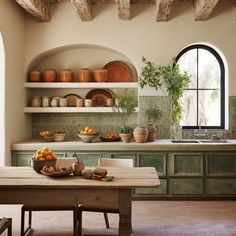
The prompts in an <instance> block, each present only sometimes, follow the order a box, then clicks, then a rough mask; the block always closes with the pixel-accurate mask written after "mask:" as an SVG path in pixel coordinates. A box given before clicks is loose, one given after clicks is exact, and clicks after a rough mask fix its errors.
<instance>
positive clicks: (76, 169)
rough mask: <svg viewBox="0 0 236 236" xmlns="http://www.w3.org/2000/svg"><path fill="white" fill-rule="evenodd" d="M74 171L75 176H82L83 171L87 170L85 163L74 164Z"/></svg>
mask: <svg viewBox="0 0 236 236" xmlns="http://www.w3.org/2000/svg"><path fill="white" fill-rule="evenodd" d="M72 169H73V171H74V175H82V172H81V171H82V170H84V169H85V165H84V163H83V162H80V161H79V162H74V163H73V164H72Z"/></svg>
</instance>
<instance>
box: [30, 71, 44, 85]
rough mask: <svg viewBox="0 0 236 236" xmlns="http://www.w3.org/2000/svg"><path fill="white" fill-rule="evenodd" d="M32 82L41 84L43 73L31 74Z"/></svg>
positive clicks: (33, 72) (34, 72)
mask: <svg viewBox="0 0 236 236" xmlns="http://www.w3.org/2000/svg"><path fill="white" fill-rule="evenodd" d="M29 81H30V82H41V71H38V70H33V71H30V72H29Z"/></svg>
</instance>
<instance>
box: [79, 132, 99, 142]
mask: <svg viewBox="0 0 236 236" xmlns="http://www.w3.org/2000/svg"><path fill="white" fill-rule="evenodd" d="M98 135H99V133H96V134H81V133H77V136H78V137H79V138H80V139H82V140H83V142H85V143H91V142H92V141H93V140H94V139H95V138H97V137H98Z"/></svg>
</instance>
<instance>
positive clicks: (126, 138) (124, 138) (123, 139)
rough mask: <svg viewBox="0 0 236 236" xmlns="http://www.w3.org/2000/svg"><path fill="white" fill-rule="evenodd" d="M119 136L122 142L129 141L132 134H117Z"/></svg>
mask: <svg viewBox="0 0 236 236" xmlns="http://www.w3.org/2000/svg"><path fill="white" fill-rule="evenodd" d="M119 136H120V137H121V140H122V141H123V142H124V143H130V141H131V139H132V137H133V135H132V134H119Z"/></svg>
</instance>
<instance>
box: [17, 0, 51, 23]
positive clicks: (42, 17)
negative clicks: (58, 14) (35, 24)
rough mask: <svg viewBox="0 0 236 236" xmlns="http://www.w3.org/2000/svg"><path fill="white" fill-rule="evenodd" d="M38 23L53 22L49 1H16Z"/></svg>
mask: <svg viewBox="0 0 236 236" xmlns="http://www.w3.org/2000/svg"><path fill="white" fill-rule="evenodd" d="M16 2H17V3H18V4H19V5H21V6H22V7H23V8H24V9H25V10H26V11H27V12H28V13H29V14H30V15H31V16H33V17H34V18H35V19H36V20H37V21H41V22H48V21H50V20H51V13H50V4H49V3H48V1H47V0H41V1H38V0H16Z"/></svg>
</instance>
